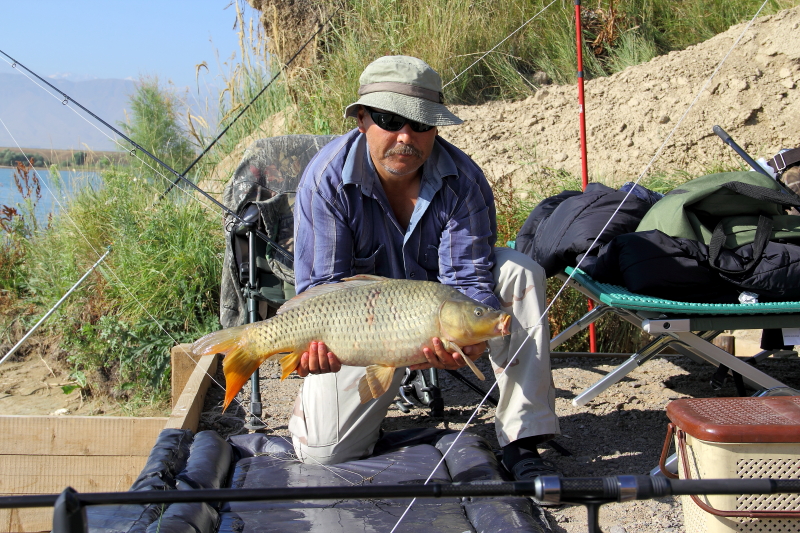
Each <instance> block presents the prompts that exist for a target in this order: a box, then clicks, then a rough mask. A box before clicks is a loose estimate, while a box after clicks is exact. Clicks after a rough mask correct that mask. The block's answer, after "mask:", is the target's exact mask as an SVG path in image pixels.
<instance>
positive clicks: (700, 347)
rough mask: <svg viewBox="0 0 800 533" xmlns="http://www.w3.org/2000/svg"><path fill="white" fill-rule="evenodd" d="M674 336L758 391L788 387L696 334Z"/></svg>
mask: <svg viewBox="0 0 800 533" xmlns="http://www.w3.org/2000/svg"><path fill="white" fill-rule="evenodd" d="M673 335H674V336H675V337H676V338H677V339H678V340H679V341H680V342H681V343H682V344H684V345H685V346H686V347H687V348H689V349H690V350H691V351H692V352H694V353H695V354H696V355H697V356H699V357H701V358H703V359H704V360H705V361H707V362H709V363H711V364H712V365H714V366H717V367H718V366H719V365H725V366H727V367H728V368H729V369H731V370H732V371H733V372H737V373H739V374H741V376H742V378H744V381H745V383H747V384H748V385H749V386H750V387H752V388H754V389H756V390H758V389H762V388H763V389H771V388H774V387H785V386H786V385H785V384H783V383H781V382H780V381H778V380H777V379H775V378H772V377H770V376H768V375H767V374H765V373H764V372H762V371H761V370H759V369H758V368H756V367H754V366H753V365H749V364H747V363H746V362H745V361H742V360H741V359H739V358H737V357H736V356H733V355H731V354H729V353H728V352H726V351H725V350H723V349H721V348H718V347H716V346H714V345H713V344H711V343H710V342H708V341H707V340H705V339H702V338H700V337H698V336H697V335H695V334H694V333H691V332H675V333H673ZM679 351H680V350H679Z"/></svg>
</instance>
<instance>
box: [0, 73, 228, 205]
mask: <svg viewBox="0 0 800 533" xmlns="http://www.w3.org/2000/svg"><path fill="white" fill-rule="evenodd" d="M0 59H2V60H3V61H5V62H6V63H8V64H9V65H11V66H12V67H14V65H13V64H12V63H10V62H9V61H8V60H7V59H5V58H0ZM14 68H16V67H14ZM20 74H22V75H23V76H25V77H26V78H28V79H29V80H30V81H31V82H32V83H33V84H35V85H36V86H37V87H39V88H40V89H42V90H43V91H45V92H46V93H47V94H49V95H50V96H52V97H53V98H55V99H56V100H58V101H60V102H61V101H62V100H61V98H60V97H59V96H57V95H55V94H53V93H52V92H50V91H49V90H48V89H47V88H46V87H43V86H42V85H41V84H39V83H38V82H37V81H36V80H35V79H33V78H31V77H30V76H29V75H28V74H27V73H26V72H24V71H20ZM62 103H63V102H62ZM67 107H68V108H69V109H70V111H72V112H73V113H75V114H76V115H77V116H78V117H80V118H81V119H82V120H83V121H85V122H86V123H87V124H89V125H90V126H92V127H93V128H94V129H96V130H97V131H98V132H99V133H100V134H101V135H104V136H105V137H106V138H108V139H109V140H110V141H111V142H113V143H114V144H116V145H117V146H119V147H120V148H122V149H123V150H124V151H126V152H128V155H130V156H131V157H134V158H136V159H137V160H138V161H139V162H140V163H142V165H144V166H146V167H147V168H149V169H150V170H152V171H153V172H154V173H155V174H157V175H158V176H161V178H163V179H164V181H170V180H169V178H167V176H165V175H164V173H163V172H161V171H160V170H159V169H158V168H156V167H154V166H153V165H151V164H150V163H149V162H148V161H147V160H145V159H142V158H141V157H139V155H138V154H137V153H136V151H135V150H129V149H128V148H126V147H125V146H124V145H122V144H121V143H120V142H119V140H118V139H115V138H114V137H111V136H110V135H109V134H108V133H106V132H105V131H104V130H102V129H100V128H99V127H98V126H97V124H95V123H93V122H91V121H90V120H89V119H87V118H86V117H85V116H83V115H82V114H80V113H79V112H78V111H77V110H76V109H75V108H73V107H70V106H69V105H67ZM135 179H136V178H134V180H135ZM147 185H148V186H149V187H151V188H153V190H154V191H156V192H158V189H156V188H155V186H154V185H152V184H150V183H147ZM178 188H179V189H180V190H181V191H183V192H184V193H186V194H187V195H188V194H189V191H187V190H186V189H183V188H181V187H180V186H179V187H178ZM191 198H194V199H195V200H196V201H197V202H199V203H200V204H201V205H202V206H204V207H205V208H206V209H208V210H210V211H211V210H213V211H214V212H216V210H215V209H214V208H213V207H212V206H210V205H208V204H207V203H204V202H203V200H202V199H200V198H198V197H196V196H191Z"/></svg>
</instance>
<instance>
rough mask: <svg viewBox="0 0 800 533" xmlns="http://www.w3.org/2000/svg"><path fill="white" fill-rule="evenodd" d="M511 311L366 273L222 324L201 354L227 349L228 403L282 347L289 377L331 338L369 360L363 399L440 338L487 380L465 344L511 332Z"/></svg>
mask: <svg viewBox="0 0 800 533" xmlns="http://www.w3.org/2000/svg"><path fill="white" fill-rule="evenodd" d="M510 322H511V316H510V315H508V314H507V313H503V312H501V311H497V310H495V309H492V308H491V307H487V306H485V305H483V304H481V303H479V302H476V301H475V300H472V299H471V298H468V297H466V296H464V295H463V294H461V293H460V292H458V291H457V290H456V289H454V288H453V287H450V286H447V285H442V284H441V283H436V282H432V281H409V280H398V279H388V278H383V277H379V276H371V275H359V276H354V277H350V278H345V280H344V281H342V282H340V283H330V284H325V285H319V286H316V287H312V288H311V289H308V290H307V291H305V292H303V293H302V294H300V295H298V296H296V297H294V298H292V299H291V300H289V301H288V302H286V303H285V304H284V305H283V306H282V307H281V308H280V309H279V310H278V313H277V314H276V315H275V316H274V317H273V318H270V319H268V320H265V321H263V322H255V323H252V324H246V325H244V326H238V327H233V328H227V329H223V330H220V331H216V332H214V333H211V334H209V335H206V336H205V337H203V338H201V339H199V340H197V341H196V342H195V343H194V344H193V346H192V351H193V352H194V353H195V354H197V355H208V354H214V353H222V354H225V360H224V362H223V365H222V366H223V370H224V372H225V380H226V391H225V408H227V407H228V404H230V402H231V400H233V398H234V397H235V396H236V394H237V393H238V392H239V390H240V389H241V388H242V386H244V384H245V382H246V381H247V380H248V378H249V377H250V375H251V374H252V373H253V372H254V371H255V370H256V368H258V367H259V366H260V365H261V363H263V362H264V361H266V360H267V359H270V358H272V357H274V356H277V355H279V354H288V355H285V356H284V357H283V358H281V360H280V363H281V370H282V375H281V379H282V380H283V379H286V377H287V376H288V375H289V374H291V373H292V371H294V370H295V368H297V366H298V364H299V363H300V356H301V355H302V354H303V352H305V351H307V350H308V346H309V344H310V343H311V342H312V341H321V342H324V343H325V344H326V345H327V347H328V349H329V350H330V351H331V352H333V353H334V354H336V356H337V357H338V358H339V361H341V363H342V364H344V365H350V366H365V367H367V373H366V376H364V377H363V378H362V379H361V381H360V382H359V386H358V392H359V395H360V397H361V403H366V402H368V401H369V400H371V399H373V398H378V397H379V396H381V395H382V394H384V393H385V392H386V391H387V390H388V389H389V387H390V385H391V382H392V378H393V376H394V371H395V368H397V367H403V366H409V365H415V364H419V363H425V362H427V359H425V356H424V355H423V353H422V348H423V347H425V346H427V347H429V348H431V350H432V349H433V345H432V343H431V339H432V338H433V337H438V338H439V339H441V341H442V344H443V346H444V347H445V349H446V350H448V351H450V352H458V353H460V354H461V356H462V357H463V358H464V361H466V362H467V364H468V365H469V367H470V368H471V369H472V371H473V372H475V374H476V375H477V376H478V377H479V378H480V379H484V377H483V374H481V372H480V370H478V368H477V367H476V366H475V364H474V363H473V362H472V361H471V360H470V359H469V358H468V357H466V356H465V355H464V353H463V352H462V351H461V347H463V346H469V345H472V344H477V343H479V342H482V341H485V340H488V339H491V338H493V337H498V336H501V335H508V333H509V328H510Z"/></svg>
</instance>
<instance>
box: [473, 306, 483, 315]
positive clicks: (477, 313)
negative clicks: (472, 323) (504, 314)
mask: <svg viewBox="0 0 800 533" xmlns="http://www.w3.org/2000/svg"><path fill="white" fill-rule="evenodd" d="M475 316H483V309H481V308H480V307H476V308H475Z"/></svg>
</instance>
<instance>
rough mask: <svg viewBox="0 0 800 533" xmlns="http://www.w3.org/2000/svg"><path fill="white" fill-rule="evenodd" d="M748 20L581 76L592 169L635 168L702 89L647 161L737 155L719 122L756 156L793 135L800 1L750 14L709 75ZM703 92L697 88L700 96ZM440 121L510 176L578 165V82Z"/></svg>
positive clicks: (698, 163) (701, 163)
mask: <svg viewBox="0 0 800 533" xmlns="http://www.w3.org/2000/svg"><path fill="white" fill-rule="evenodd" d="M745 26H746V24H741V25H738V26H734V27H732V28H730V29H729V30H728V31H727V32H725V33H722V34H720V35H718V36H716V37H714V38H712V39H710V40H708V41H706V42H704V43H700V44H698V45H696V46H693V47H691V48H689V49H687V50H684V51H681V52H672V53H670V54H668V55H665V56H661V57H657V58H655V59H653V60H652V61H650V62H649V63H646V64H643V65H638V66H635V67H631V68H628V69H626V70H624V71H622V72H620V73H617V74H615V75H613V76H610V77H608V78H599V79H594V80H590V81H588V82H586V84H585V92H586V98H585V99H586V104H585V105H586V111H585V113H586V128H587V133H588V153H589V156H588V162H589V177H590V179H591V180H593V181H594V180H596V181H610V182H612V183H621V182H622V181H626V180H629V179H631V178H635V177H636V176H638V175H639V173H640V172H641V171H642V170H643V169H644V168H645V166H646V165H647V163H648V162H649V161H650V160H651V158H652V157H653V156H654V155H655V154H656V152H657V150H658V149H659V147H660V146H661V144H662V142H663V141H664V140H665V139H666V138H667V136H668V135H669V134H670V132H671V131H672V130H673V128H675V126H676V124H678V122H679V121H680V120H681V117H682V115H683V114H684V113H685V112H686V110H687V109H688V108H689V105H690V104H691V103H692V101H693V100H694V99H695V98H697V102H696V104H695V105H694V107H693V108H692V109H691V110H690V111H689V112H688V114H687V115H686V117H685V118H684V119H683V120H682V121H681V123H680V125H679V126H678V128H677V129H676V130H675V133H674V134H673V135H672V137H671V138H670V140H669V141H668V142H667V144H666V146H665V148H664V150H663V153H662V154H661V155H660V157H659V158H658V159H657V160H656V161H655V164H654V166H653V170H656V171H666V172H672V171H675V170H685V171H688V172H690V173H699V172H702V171H703V170H705V169H709V168H711V167H713V166H714V165H716V164H718V163H723V164H731V163H732V164H739V163H740V161H741V159H740V158H739V157H738V156H737V155H736V154H735V153H734V152H733V151H732V150H731V149H730V148H728V147H727V146H725V145H724V144H723V143H722V142H721V140H720V139H719V138H718V137H717V136H716V135H714V134H713V133H712V130H711V128H712V127H713V126H714V125H715V124H718V125H720V126H721V127H722V128H723V129H725V130H726V131H727V132H728V133H729V134H730V135H731V136H732V137H733V138H734V140H736V141H737V142H738V143H739V144H740V145H741V146H742V147H744V148H745V149H746V150H747V151H748V153H749V154H750V155H751V156H753V157H754V158H758V157H761V156H766V157H771V156H772V155H774V154H775V153H776V152H777V151H778V150H779V149H780V148H793V147H795V146H798V145H800V93H798V90H797V85H798V83H800V8H794V9H791V10H786V11H782V12H780V13H778V14H776V15H773V16H768V17H762V18H759V19H757V20H756V21H755V22H754V23H753V25H752V26H751V27H750V28H749V29H748V30H747V32H746V33H745V34H744V36H743V38H742V40H741V41H740V42H739V44H738V45H737V46H736V47H735V48H734V49H733V51H732V52H731V53H730V55H729V57H728V58H727V60H726V61H725V63H724V64H723V66H722V68H721V69H720V70H719V72H718V73H717V74H716V75H715V77H714V78H713V80H711V82H710V83H709V84H708V85H706V82H707V81H708V80H709V78H710V77H711V75H712V73H714V71H715V69H716V68H717V65H718V64H719V63H720V61H721V60H722V59H723V58H724V57H725V56H726V54H728V52H729V50H730V49H731V47H732V45H733V43H734V41H735V40H736V39H738V38H739V35H740V34H741V33H742V30H743V29H744V28H745ZM698 94H699V97H698ZM454 111H455V112H456V114H457V115H458V116H460V117H461V118H463V119H464V120H465V124H463V125H461V126H455V127H449V128H443V129H442V132H441V133H442V136H443V137H445V138H447V139H448V140H450V141H451V142H453V143H455V144H456V146H459V147H460V148H462V149H464V150H465V151H466V152H467V153H468V154H470V155H471V156H472V157H473V158H474V159H475V160H476V162H477V163H478V164H480V165H481V166H482V167H483V168H484V170H485V171H486V173H487V175H488V176H489V177H494V178H497V177H500V176H502V175H511V176H512V177H513V180H514V182H515V183H517V184H522V183H524V181H525V180H526V179H528V178H532V177H534V176H535V175H536V173H537V172H538V170H539V169H540V168H541V167H550V168H557V169H565V170H567V171H569V172H571V173H574V174H576V175H580V151H579V128H578V113H579V109H578V101H577V88H576V87H575V86H546V87H543V88H541V89H539V90H538V91H537V92H536V93H535V94H534V95H533V96H531V97H529V98H528V99H526V100H523V101H518V102H493V103H489V104H486V105H482V106H460V107H456V108H454Z"/></svg>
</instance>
